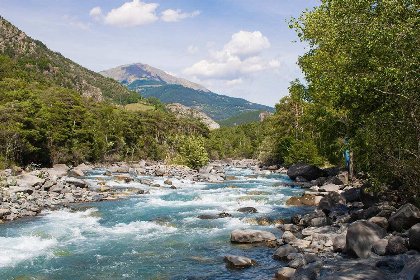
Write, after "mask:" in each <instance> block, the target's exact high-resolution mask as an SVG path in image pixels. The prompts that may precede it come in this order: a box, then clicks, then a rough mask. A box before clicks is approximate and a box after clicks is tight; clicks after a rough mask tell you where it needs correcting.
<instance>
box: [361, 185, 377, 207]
mask: <svg viewBox="0 0 420 280" xmlns="http://www.w3.org/2000/svg"><path fill="white" fill-rule="evenodd" d="M370 188H372V185H370V184H364V185H363V186H362V187H361V188H360V201H361V202H362V203H363V205H364V206H365V207H366V208H367V207H371V206H373V205H374V204H375V203H376V202H378V201H379V198H378V195H377V194H376V193H374V192H373V191H371V190H369V189H370Z"/></svg>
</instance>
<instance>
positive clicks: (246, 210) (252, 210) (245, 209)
mask: <svg viewBox="0 0 420 280" xmlns="http://www.w3.org/2000/svg"><path fill="white" fill-rule="evenodd" d="M238 212H242V213H257V212H258V211H257V209H255V208H254V207H242V208H239V209H238Z"/></svg>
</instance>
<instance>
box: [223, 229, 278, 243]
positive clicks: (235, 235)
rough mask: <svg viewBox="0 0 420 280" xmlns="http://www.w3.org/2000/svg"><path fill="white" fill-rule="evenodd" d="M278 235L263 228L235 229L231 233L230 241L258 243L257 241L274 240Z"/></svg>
mask: <svg viewBox="0 0 420 280" xmlns="http://www.w3.org/2000/svg"><path fill="white" fill-rule="evenodd" d="M274 240H276V237H275V236H274V234H272V233H271V232H268V231H262V230H252V229H244V230H234V231H232V233H231V235H230V241H231V242H236V243H256V242H267V241H274Z"/></svg>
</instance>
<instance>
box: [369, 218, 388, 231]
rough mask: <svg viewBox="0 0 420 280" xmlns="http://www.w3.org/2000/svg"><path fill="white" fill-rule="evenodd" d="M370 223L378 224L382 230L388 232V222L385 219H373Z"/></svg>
mask: <svg viewBox="0 0 420 280" xmlns="http://www.w3.org/2000/svg"><path fill="white" fill-rule="evenodd" d="M369 222H371V223H374V224H377V225H378V226H380V227H381V228H383V229H385V230H388V220H387V218H385V217H372V218H370V219H369Z"/></svg>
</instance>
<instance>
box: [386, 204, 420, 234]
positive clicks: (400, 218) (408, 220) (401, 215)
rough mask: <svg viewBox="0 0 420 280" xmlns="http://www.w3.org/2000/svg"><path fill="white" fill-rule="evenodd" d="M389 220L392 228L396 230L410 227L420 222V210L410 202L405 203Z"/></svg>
mask: <svg viewBox="0 0 420 280" xmlns="http://www.w3.org/2000/svg"><path fill="white" fill-rule="evenodd" d="M388 222H389V226H390V228H391V229H393V230H395V231H401V230H403V229H409V228H411V227H412V226H413V225H415V224H417V223H420V210H419V209H418V208H417V207H416V206H414V205H412V204H410V203H407V204H404V205H403V206H401V207H400V208H399V209H398V210H397V212H396V213H394V214H393V215H391V217H390V218H389V220H388Z"/></svg>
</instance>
